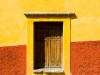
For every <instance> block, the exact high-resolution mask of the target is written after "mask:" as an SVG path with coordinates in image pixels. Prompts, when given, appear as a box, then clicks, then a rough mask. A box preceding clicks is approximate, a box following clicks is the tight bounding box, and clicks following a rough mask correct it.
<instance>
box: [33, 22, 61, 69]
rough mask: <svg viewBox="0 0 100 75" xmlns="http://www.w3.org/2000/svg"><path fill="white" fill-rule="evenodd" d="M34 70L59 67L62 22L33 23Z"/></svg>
mask: <svg viewBox="0 0 100 75" xmlns="http://www.w3.org/2000/svg"><path fill="white" fill-rule="evenodd" d="M34 24H35V51H34V59H35V60H34V63H35V64H34V66H35V67H34V68H44V67H46V68H57V67H59V68H60V67H61V54H62V28H63V23H62V22H35V23H34Z"/></svg>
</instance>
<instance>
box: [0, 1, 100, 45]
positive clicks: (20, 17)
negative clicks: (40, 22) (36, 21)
mask: <svg viewBox="0 0 100 75" xmlns="http://www.w3.org/2000/svg"><path fill="white" fill-rule="evenodd" d="M99 8H100V0H74V1H73V0H5V1H4V0H0V46H5V45H21V44H26V43H27V40H26V35H27V33H26V22H27V21H26V17H25V15H24V12H70V11H71V12H75V14H76V16H77V18H76V19H73V20H72V21H71V29H72V30H71V41H88V40H100V38H99V37H100V33H99V30H100V13H99V12H100V10H99Z"/></svg>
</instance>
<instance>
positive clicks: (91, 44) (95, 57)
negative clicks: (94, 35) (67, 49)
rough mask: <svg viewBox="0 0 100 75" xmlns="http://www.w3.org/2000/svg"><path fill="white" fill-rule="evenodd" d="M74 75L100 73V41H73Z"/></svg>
mask: <svg viewBox="0 0 100 75" xmlns="http://www.w3.org/2000/svg"><path fill="white" fill-rule="evenodd" d="M71 73H72V75H100V41H87V42H72V43H71Z"/></svg>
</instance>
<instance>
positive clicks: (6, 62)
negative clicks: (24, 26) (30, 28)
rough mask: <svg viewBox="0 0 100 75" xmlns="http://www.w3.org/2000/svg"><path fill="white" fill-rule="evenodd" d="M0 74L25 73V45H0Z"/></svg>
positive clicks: (24, 74) (17, 74) (22, 74)
mask: <svg viewBox="0 0 100 75" xmlns="http://www.w3.org/2000/svg"><path fill="white" fill-rule="evenodd" d="M0 75H26V46H25V45H21V46H9V47H0Z"/></svg>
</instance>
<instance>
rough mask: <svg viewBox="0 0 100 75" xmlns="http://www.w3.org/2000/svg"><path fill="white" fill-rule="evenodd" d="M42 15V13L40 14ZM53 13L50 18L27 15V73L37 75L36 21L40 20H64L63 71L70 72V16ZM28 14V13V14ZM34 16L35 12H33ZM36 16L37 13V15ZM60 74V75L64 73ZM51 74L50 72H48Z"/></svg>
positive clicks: (67, 73)
mask: <svg viewBox="0 0 100 75" xmlns="http://www.w3.org/2000/svg"><path fill="white" fill-rule="evenodd" d="M39 15H40V14H39ZM55 15H56V14H54V15H53V16H52V15H51V16H50V18H48V17H47V16H46V17H43V14H42V17H41V18H39V17H32V16H30V15H29V16H30V17H29V16H28V17H27V55H26V57H27V60H26V62H27V69H26V72H27V75H37V74H35V73H34V72H33V66H34V65H33V64H34V63H33V62H34V25H33V23H34V22H39V21H50V22H51V21H58V22H59V21H62V22H63V53H62V54H63V59H62V60H63V72H64V74H65V75H69V74H70V21H71V20H70V18H69V17H66V18H65V17H61V14H60V15H58V16H55ZM26 16H27V15H26ZM33 16H34V14H33ZM35 16H36V15H35ZM64 74H60V75H64ZM47 75H49V74H47Z"/></svg>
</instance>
